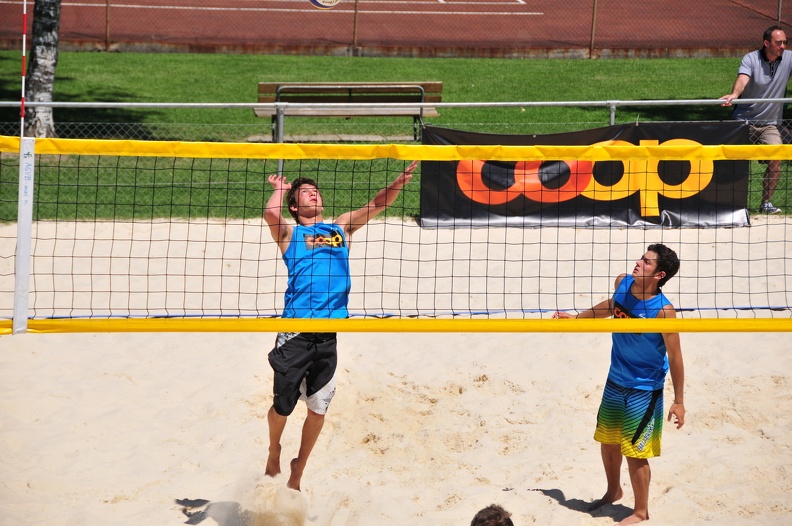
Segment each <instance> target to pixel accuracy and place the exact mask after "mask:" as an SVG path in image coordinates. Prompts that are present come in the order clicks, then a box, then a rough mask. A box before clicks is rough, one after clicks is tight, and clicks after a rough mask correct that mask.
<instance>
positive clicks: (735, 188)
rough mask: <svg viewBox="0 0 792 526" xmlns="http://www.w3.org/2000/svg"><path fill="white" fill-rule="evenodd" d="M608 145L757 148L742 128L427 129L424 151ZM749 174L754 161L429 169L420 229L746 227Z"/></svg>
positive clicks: (442, 164)
mask: <svg viewBox="0 0 792 526" xmlns="http://www.w3.org/2000/svg"><path fill="white" fill-rule="evenodd" d="M607 141H623V142H622V143H621V144H625V143H629V144H635V145H640V144H642V143H644V144H655V145H657V144H659V145H662V144H674V143H678V142H682V143H685V141H687V143H688V144H690V142H691V141H692V142H694V143H698V144H714V145H717V144H750V142H749V135H748V127H747V126H746V125H745V124H743V123H741V122H738V121H724V122H690V123H686V122H672V123H666V122H661V123H654V122H653V123H641V124H624V125H618V126H608V127H604V128H596V129H592V130H583V131H579V132H572V133H558V134H548V135H495V134H485V133H472V132H465V131H458V130H451V129H445V128H437V127H433V126H425V127H424V128H423V143H424V144H434V145H482V146H484V145H504V146H535V145H548V146H559V145H595V144H599V143H604V142H607ZM669 141H671V142H670V143H669ZM707 163H709V164H707ZM692 167H693V168H692ZM749 171H750V164H749V161H747V160H745V161H743V160H740V161H701V162H699V161H693V162H692V163H691V161H659V162H657V161H656V162H654V163H651V162H650V163H647V162H646V161H632V160H631V161H598V162H590V161H574V160H566V161H561V160H559V161H544V162H539V161H509V162H502V161H486V160H481V161H424V162H423V163H422V165H421V218H420V222H421V226H423V227H427V228H453V227H484V226H526V227H538V226H570V227H572V226H574V227H582V226H590V227H610V226H639V227H650V226H668V227H695V228H700V227H737V226H748V225H749V224H750V222H749V217H748V211H747V202H748V178H749ZM631 178H632V179H631ZM691 178H693V179H691ZM628 180H630V181H631V182H628ZM683 183H685V188H687V189H688V190H687V191H684V192H683V191H664V190H658V189H659V188H663V189H669V188H670V189H674V188H677V189H680V188H683V187H682V186H680V185H682V184H683ZM664 185H665V186H664ZM691 187H692V188H693V189H694V190H693V191H690V190H689V188H691ZM587 188H588V190H587ZM636 188H637V189H636ZM664 193H665V194H667V195H663V194H664Z"/></svg>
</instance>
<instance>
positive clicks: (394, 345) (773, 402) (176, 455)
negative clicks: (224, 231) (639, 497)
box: [0, 333, 792, 526]
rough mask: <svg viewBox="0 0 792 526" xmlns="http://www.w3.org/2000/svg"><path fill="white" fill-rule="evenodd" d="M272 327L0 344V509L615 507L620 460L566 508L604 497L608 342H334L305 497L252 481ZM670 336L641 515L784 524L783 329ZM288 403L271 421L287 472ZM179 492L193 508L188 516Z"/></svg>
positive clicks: (550, 518) (294, 432)
mask: <svg viewBox="0 0 792 526" xmlns="http://www.w3.org/2000/svg"><path fill="white" fill-rule="evenodd" d="M273 340H274V335H273V334H267V333H229V334H223V333H163V334H112V333H110V334H23V335H14V336H3V337H2V338H0V342H1V344H2V352H0V385H2V386H3V387H2V390H0V443H1V444H2V447H1V448H0V466H2V468H1V469H2V477H1V480H2V482H0V484H1V485H2V491H0V517H1V518H0V522H2V524H4V525H8V526H16V525H33V524H47V525H50V524H53V525H54V524H63V525H67V526H76V525H94V524H102V525H103V526H109V525H119V526H120V525H131V524H146V525H167V524H179V523H183V522H186V521H192V523H194V524H198V523H202V524H206V525H212V524H215V523H216V524H219V525H221V526H230V525H232V524H233V525H236V524H248V525H254V524H257V523H256V520H257V519H260V521H259V523H260V524H284V525H285V524H300V523H304V524H307V525H364V524H389V525H390V524H393V525H396V524H398V525H412V524H415V525H422V524H448V525H452V524H455V525H460V524H469V521H470V519H471V518H472V517H473V515H474V514H475V512H476V511H478V510H479V509H480V508H482V507H484V506H486V505H488V504H491V503H498V504H501V505H502V506H504V507H505V508H506V509H508V510H509V511H511V512H512V513H513V519H514V523H515V524H519V525H525V524H581V525H597V524H601V525H607V524H612V523H613V522H614V520H617V519H620V518H623V517H624V516H626V515H628V514H629V510H630V508H631V506H632V491H631V489H630V486H629V478H628V475H627V472H626V465H625V466H624V467H623V468H622V472H623V480H622V485H623V487H624V489H625V495H624V498H623V499H622V501H621V502H619V503H617V504H615V505H611V506H606V507H604V508H602V509H601V510H599V511H598V512H596V513H594V514H589V513H587V512H585V511H583V508H584V507H585V505H586V503H587V502H590V501H592V500H595V499H597V498H599V497H600V496H601V495H602V493H603V492H604V490H605V478H604V474H603V472H602V466H601V462H600V457H599V447H598V444H597V443H595V442H594V440H593V439H592V434H593V430H594V421H595V414H596V410H597V406H598V403H599V398H600V396H601V393H602V388H603V383H604V380H605V376H606V373H607V367H608V361H609V349H610V346H609V341H610V338H609V335H607V334H530V333H529V334H486V333H484V334H481V333H480V334H435V333H430V334H377V333H343V334H340V335H339V357H340V375H339V385H338V392H337V394H336V397H335V399H334V400H333V404H332V405H331V410H330V412H329V414H328V417H327V420H326V424H325V428H324V430H323V432H322V434H321V436H320V438H319V442H318V444H317V447H316V449H315V450H314V453H313V455H312V457H311V459H310V462H309V464H308V467H307V470H306V472H305V475H304V478H303V484H302V489H303V491H302V493H297V492H294V491H291V490H288V489H286V488H285V484H286V478H287V475H286V474H281V475H279V476H277V477H275V478H270V477H265V476H264V463H265V460H266V456H267V425H266V412H267V409H268V407H269V404H270V401H271V390H272V385H271V371H270V369H269V366H268V364H267V362H266V353H267V352H268V351H269V349H270V347H271V346H272V342H273ZM682 344H683V352H684V356H685V360H686V368H687V371H686V372H687V389H686V391H687V392H686V407H687V411H688V413H687V423H686V424H685V426H684V427H683V428H682V429H681V430H677V429H675V428H674V427H673V426H670V425H667V426H666V427H665V429H664V431H665V432H664V436H663V454H662V456H661V457H659V458H656V459H654V460H652V461H651V467H652V470H653V471H652V476H653V479H652V486H651V495H650V512H651V516H652V523H653V524H686V525H689V524H705V523H707V524H788V521H789V517H790V514H791V513H792V501H790V498H789V495H790V491H791V490H792V470H790V466H792V447H791V446H790V443H789V440H788V437H789V436H790V434H791V432H792V413H790V411H789V407H790V405H789V404H790V400H791V399H792V379H790V375H791V374H792V353H790V352H789V346H788V344H787V343H786V341H785V338H784V335H782V334H702V333H685V334H683V335H682ZM670 396H671V392H670V387H669V388H668V391H667V393H666V401H667V402H668V400H670ZM304 411H305V409H304V404H300V406H298V408H297V410H296V411H295V413H294V414H293V417H292V418H291V419H290V421H289V424H288V425H287V428H286V433H285V435H284V440H283V449H284V453H283V464H284V466H283V467H284V468H287V466H288V461H289V459H290V458H292V456H294V455H296V451H297V446H298V441H299V428H300V425H301V422H302V417H303V415H304ZM176 499H204V500H207V501H210V502H209V503H208V505H204V506H203V507H197V508H195V509H194V510H192V511H198V512H200V511H205V512H206V514H205V515H203V516H202V515H200V514H199V515H196V516H193V517H192V518H190V517H187V516H186V515H184V514H183V512H182V508H183V506H181V505H179V504H177V503H176ZM240 517H241V518H242V519H244V521H247V522H244V521H242V522H239V520H238V519H239V518H240ZM294 517H296V518H297V520H292V519H293V518H294ZM201 518H203V520H202V521H200V520H199V519H201ZM300 518H304V521H303V520H300ZM196 521H198V522H196ZM234 521H237V522H234Z"/></svg>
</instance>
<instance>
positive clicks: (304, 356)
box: [269, 332, 338, 416]
mask: <svg viewBox="0 0 792 526" xmlns="http://www.w3.org/2000/svg"><path fill="white" fill-rule="evenodd" d="M336 341H337V340H336V333H334V332H323V333H317V332H300V333H294V332H288V333H279V334H278V339H277V340H276V343H275V348H274V349H273V350H272V351H270V353H269V363H270V366H271V367H272V370H273V371H274V373H275V374H274V382H273V386H272V390H273V394H274V395H275V398H274V401H273V406H274V407H275V411H276V412H277V413H278V414H279V415H282V416H289V415H290V414H291V413H292V411H294V408H295V407H296V406H297V401H298V400H300V399H301V398H302V399H304V400H305V402H306V404H307V405H308V409H310V410H311V411H313V412H315V413H318V414H320V415H324V414H325V413H327V408H328V407H329V405H330V401H331V400H332V399H333V395H334V394H335V372H336V365H337V363H338V355H337V352H336Z"/></svg>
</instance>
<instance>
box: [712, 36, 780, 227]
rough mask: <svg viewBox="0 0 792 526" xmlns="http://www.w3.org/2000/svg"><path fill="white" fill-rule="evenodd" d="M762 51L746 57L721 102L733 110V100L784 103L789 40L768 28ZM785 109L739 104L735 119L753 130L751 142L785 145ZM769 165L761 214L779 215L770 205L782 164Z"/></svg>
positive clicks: (776, 161)
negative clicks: (783, 139) (730, 88)
mask: <svg viewBox="0 0 792 526" xmlns="http://www.w3.org/2000/svg"><path fill="white" fill-rule="evenodd" d="M762 40H763V41H764V43H763V45H762V49H758V50H756V51H751V52H750V53H748V54H747V55H745V56H744V57H743V59H742V62H741V63H740V68H739V69H738V70H737V80H736V81H734V87H733V88H732V92H731V93H729V94H728V95H724V96H723V97H721V99H723V100H725V101H726V102H724V103H723V105H724V106H731V103H732V101H733V100H734V99H737V98H744V99H782V98H784V97H785V96H786V86H787V82H789V77H790V75H792V51H787V50H786V45H787V37H786V33H785V32H784V30H783V29H782V28H781V27H779V26H772V27H769V28H767V30H766V31H765V32H764V35H763V36H762ZM783 112H784V105H783V104H782V103H780V102H753V103H750V104H737V105H735V107H734V111H733V112H732V117H733V118H734V119H737V120H741V121H746V122H747V123H748V124H749V126H750V133H751V140H752V141H753V142H754V143H759V144H783V141H782V140H781V132H780V131H779V129H778V126H779V125H780V124H781V122H782V120H783ZM763 162H765V163H767V168H766V169H765V175H764V181H763V184H762V204H761V206H760V207H759V211H760V212H764V213H766V214H777V213H779V212H781V209H779V208H776V207H775V206H773V204H772V203H771V202H770V198H771V197H772V196H773V192H774V191H775V188H776V185H778V180H779V179H780V178H781V161H779V160H777V159H776V160H773V161H763Z"/></svg>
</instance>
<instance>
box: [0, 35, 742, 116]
mask: <svg viewBox="0 0 792 526" xmlns="http://www.w3.org/2000/svg"><path fill="white" fill-rule="evenodd" d="M737 65H738V61H737V60H736V59H731V58H723V59H717V58H716V59H712V58H708V59H655V60H585V59H580V60H552V59H530V60H526V59H521V60H516V59H515V60H511V59H416V58H361V57H294V56H276V55H189V54H157V53H151V54H139V53H76V52H67V53H60V55H59V61H58V66H57V70H56V81H55V90H54V94H53V96H54V100H56V101H62V102H66V101H80V102H90V101H111V102H250V103H253V102H256V96H257V93H256V86H257V83H258V82H262V81H305V82H308V81H320V82H321V81H330V80H332V81H338V82H343V81H410V80H414V81H427V80H440V81H442V82H443V100H444V101H446V102H504V101H509V102H521V101H583V100H647V99H650V100H657V99H706V98H718V97H720V96H721V95H723V94H725V93H727V92H728V91H730V90H731V84H732V82H733V81H734V76H735V74H736V71H737ZM19 71H20V56H19V53H16V52H9V51H0V100H7V101H15V100H19V90H20V84H21V79H20V74H19ZM441 113H442V115H441V117H439V118H438V119H436V120H435V119H433V120H432V122H436V123H438V124H443V123H448V122H469V123H475V122H492V123H514V122H516V123H519V122H526V121H527V122H590V121H600V122H603V123H607V122H608V111H607V109H605V108H567V107H563V108H558V107H550V108H529V109H527V110H525V111H523V110H522V109H521V108H494V109H493V108H488V109H481V108H479V109H467V108H464V109H460V108H446V109H444V110H443V111H442V112H441ZM17 114H18V112H17V111H16V110H13V109H12V110H8V109H0V122H2V121H8V122H12V121H16V120H18V117H17ZM618 116H619V120H620V122H632V121H635V120H637V119H640V120H709V119H715V120H719V119H723V118H728V111H727V110H726V109H725V108H721V107H719V106H696V107H677V106H670V107H642V108H624V109H620V110H619V111H618ZM57 117H58V119H60V120H63V121H73V122H92V121H96V122H126V121H133V122H143V123H185V122H189V123H196V124H253V123H256V122H257V121H258V122H259V123H260V122H261V119H257V118H256V117H254V116H253V114H252V111H250V110H247V109H212V110H202V111H194V112H193V111H187V110H184V109H157V110H149V109H146V110H79V111H75V110H58V111H57Z"/></svg>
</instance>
